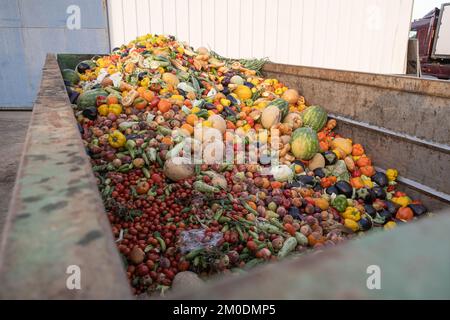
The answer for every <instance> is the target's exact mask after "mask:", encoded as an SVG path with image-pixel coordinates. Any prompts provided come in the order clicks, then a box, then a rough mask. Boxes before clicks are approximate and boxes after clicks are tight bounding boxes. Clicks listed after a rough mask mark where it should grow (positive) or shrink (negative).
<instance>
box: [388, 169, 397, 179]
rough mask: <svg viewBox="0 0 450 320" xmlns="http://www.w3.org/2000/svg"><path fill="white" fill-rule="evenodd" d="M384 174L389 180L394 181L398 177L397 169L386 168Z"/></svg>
mask: <svg viewBox="0 0 450 320" xmlns="http://www.w3.org/2000/svg"><path fill="white" fill-rule="evenodd" d="M386 176H387V178H388V180H389V181H395V180H396V179H397V177H398V171H397V170H395V169H387V170H386Z"/></svg>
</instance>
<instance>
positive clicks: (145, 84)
mask: <svg viewBox="0 0 450 320" xmlns="http://www.w3.org/2000/svg"><path fill="white" fill-rule="evenodd" d="M149 84H150V79H149V78H148V77H145V78H144V79H142V80H141V87H144V88H148V86H149Z"/></svg>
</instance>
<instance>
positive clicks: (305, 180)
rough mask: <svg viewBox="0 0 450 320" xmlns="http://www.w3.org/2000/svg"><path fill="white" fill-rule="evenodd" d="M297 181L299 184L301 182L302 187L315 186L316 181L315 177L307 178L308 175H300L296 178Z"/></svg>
mask: <svg viewBox="0 0 450 320" xmlns="http://www.w3.org/2000/svg"><path fill="white" fill-rule="evenodd" d="M296 180H297V181H298V182H300V185H303V186H311V187H312V186H314V184H315V181H314V177H311V176H307V175H306V174H300V175H298V176H297V177H296Z"/></svg>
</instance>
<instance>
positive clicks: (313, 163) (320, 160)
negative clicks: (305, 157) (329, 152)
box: [308, 153, 325, 171]
mask: <svg viewBox="0 0 450 320" xmlns="http://www.w3.org/2000/svg"><path fill="white" fill-rule="evenodd" d="M324 167H325V158H324V157H323V155H322V154H320V153H316V154H315V155H314V157H312V159H311V160H310V161H309V163H308V169H309V170H311V171H313V170H314V169H317V168H324Z"/></svg>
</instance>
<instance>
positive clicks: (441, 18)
mask: <svg viewBox="0 0 450 320" xmlns="http://www.w3.org/2000/svg"><path fill="white" fill-rule="evenodd" d="M411 38H413V39H414V38H415V39H417V41H418V45H419V60H420V66H421V71H422V75H427V76H432V77H436V78H439V79H450V3H444V4H442V7H441V9H438V8H434V9H433V10H432V11H430V12H429V13H428V14H426V15H425V16H424V17H423V18H422V19H417V20H415V21H413V22H412V24H411Z"/></svg>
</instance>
